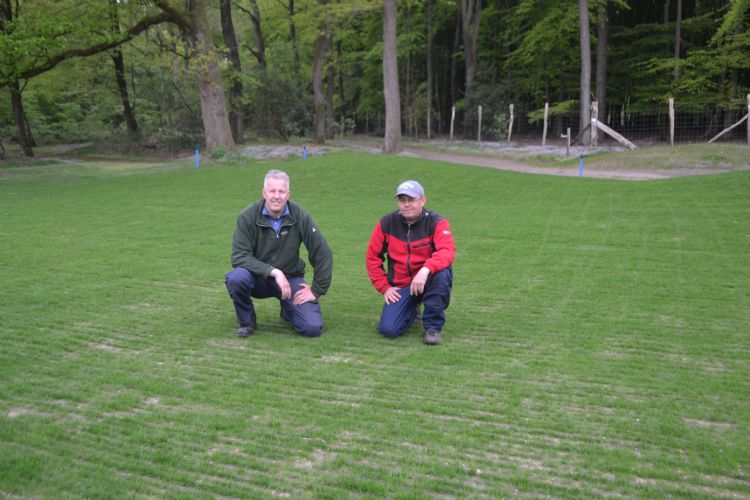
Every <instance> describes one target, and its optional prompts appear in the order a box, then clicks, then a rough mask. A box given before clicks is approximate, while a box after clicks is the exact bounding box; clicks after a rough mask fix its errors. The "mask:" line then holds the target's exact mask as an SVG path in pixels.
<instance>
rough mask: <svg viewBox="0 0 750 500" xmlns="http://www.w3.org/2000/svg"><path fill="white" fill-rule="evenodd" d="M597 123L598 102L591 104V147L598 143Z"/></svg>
mask: <svg viewBox="0 0 750 500" xmlns="http://www.w3.org/2000/svg"><path fill="white" fill-rule="evenodd" d="M598 121H599V101H594V102H592V103H591V145H592V146H594V147H596V146H597V145H598V143H599V127H598V126H597V125H596V122H598Z"/></svg>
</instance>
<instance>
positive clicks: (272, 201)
mask: <svg viewBox="0 0 750 500" xmlns="http://www.w3.org/2000/svg"><path fill="white" fill-rule="evenodd" d="M290 194H291V193H290V192H289V187H288V186H287V183H286V181H285V180H284V179H275V178H273V177H271V178H270V179H268V182H267V185H266V187H264V188H263V199H264V200H266V210H268V212H269V213H270V214H271V215H273V216H274V217H279V216H280V215H281V213H282V212H283V211H284V207H285V206H286V202H287V200H289V195H290Z"/></svg>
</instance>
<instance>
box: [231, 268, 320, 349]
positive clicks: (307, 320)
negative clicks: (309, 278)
mask: <svg viewBox="0 0 750 500" xmlns="http://www.w3.org/2000/svg"><path fill="white" fill-rule="evenodd" d="M287 280H288V281H289V286H291V288H292V297H294V294H295V293H296V292H297V290H299V289H300V288H301V286H302V284H303V283H304V282H305V280H304V278H301V277H291V278H290V277H287ZM224 283H225V284H226V286H227V291H228V292H229V296H230V297H231V298H232V302H234V311H235V312H236V313H237V322H238V323H239V324H240V326H249V325H255V307H254V306H253V299H252V297H255V298H256V299H267V298H270V297H276V298H277V299H279V301H280V302H281V317H282V319H284V320H286V321H291V323H292V325H293V326H294V330H295V331H296V332H297V333H299V334H300V335H304V336H305V337H317V336H318V335H320V334H321V333H322V332H323V314H322V313H321V310H320V304H319V303H318V302H305V303H304V304H300V305H297V306H296V305H294V304H293V303H292V300H293V299H292V298H289V299H287V300H281V289H280V288H279V287H278V285H277V284H276V280H274V279H273V278H263V277H262V276H258V275H257V274H253V273H251V272H250V271H248V270H247V269H243V268H241V267H235V268H234V269H232V270H231V271H229V272H228V273H227V275H226V278H225V281H224Z"/></svg>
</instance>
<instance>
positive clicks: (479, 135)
mask: <svg viewBox="0 0 750 500" xmlns="http://www.w3.org/2000/svg"><path fill="white" fill-rule="evenodd" d="M477 142H482V106H481V105H480V106H477Z"/></svg>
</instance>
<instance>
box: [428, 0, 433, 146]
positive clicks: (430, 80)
mask: <svg viewBox="0 0 750 500" xmlns="http://www.w3.org/2000/svg"><path fill="white" fill-rule="evenodd" d="M432 1H433V0H427V139H430V138H431V137H432V86H433V85H434V82H433V80H434V69H433V64H432V38H433V35H432Z"/></svg>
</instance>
